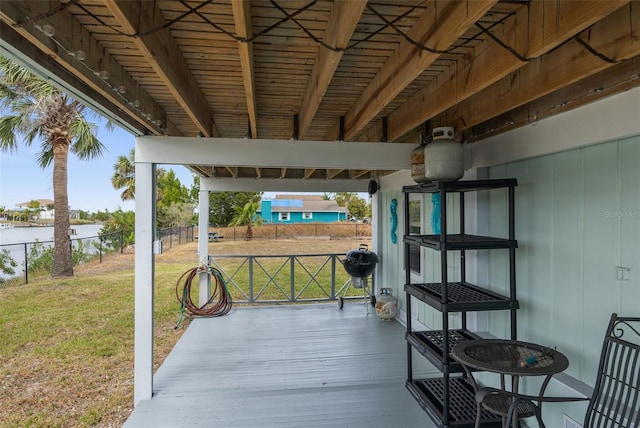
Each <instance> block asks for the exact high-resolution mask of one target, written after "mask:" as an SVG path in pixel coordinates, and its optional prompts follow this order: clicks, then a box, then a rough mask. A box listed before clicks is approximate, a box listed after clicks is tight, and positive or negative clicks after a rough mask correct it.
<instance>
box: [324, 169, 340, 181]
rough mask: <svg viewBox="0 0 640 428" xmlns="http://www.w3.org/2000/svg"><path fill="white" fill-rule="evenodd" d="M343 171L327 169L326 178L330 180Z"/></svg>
mask: <svg viewBox="0 0 640 428" xmlns="http://www.w3.org/2000/svg"><path fill="white" fill-rule="evenodd" d="M342 171H344V169H327V178H329V179H331V178H333V177H335V176H337V175H338V174H340V173H341V172H342Z"/></svg>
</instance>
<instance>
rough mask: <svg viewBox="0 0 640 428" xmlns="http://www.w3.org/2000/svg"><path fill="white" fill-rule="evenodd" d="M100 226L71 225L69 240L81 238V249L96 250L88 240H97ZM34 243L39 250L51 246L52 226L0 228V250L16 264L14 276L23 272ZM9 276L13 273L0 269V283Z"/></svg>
mask: <svg viewBox="0 0 640 428" xmlns="http://www.w3.org/2000/svg"><path fill="white" fill-rule="evenodd" d="M101 228H102V225H100V224H85V225H72V226H71V229H73V230H74V232H75V234H73V235H71V240H72V241H76V240H77V239H82V240H83V241H84V244H85V245H84V246H83V247H82V248H83V251H87V252H91V253H92V252H94V251H96V250H95V247H92V246H91V245H90V242H89V241H94V240H95V241H96V242H97V241H98V238H97V236H98V233H99V232H100V229H101ZM87 238H95V239H87ZM34 243H38V244H34ZM34 245H39V246H40V248H41V250H44V249H45V248H49V247H52V246H53V226H43V227H39V226H33V227H12V228H10V229H0V252H2V254H3V255H4V256H9V257H10V258H11V259H12V260H13V261H15V262H16V263H17V264H18V266H17V267H16V268H15V271H16V272H15V276H21V275H22V274H23V273H24V266H25V262H26V260H25V258H26V257H27V255H28V254H30V250H31V249H32V248H34ZM29 257H33V256H29ZM0 267H1V266H0ZM11 276H13V275H9V274H6V273H5V272H4V271H3V269H0V284H2V282H3V280H6V279H8V278H9V277H11Z"/></svg>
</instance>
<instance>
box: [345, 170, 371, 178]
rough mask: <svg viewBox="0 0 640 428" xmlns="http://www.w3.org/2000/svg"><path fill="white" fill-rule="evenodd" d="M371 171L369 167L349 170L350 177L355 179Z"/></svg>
mask: <svg viewBox="0 0 640 428" xmlns="http://www.w3.org/2000/svg"><path fill="white" fill-rule="evenodd" d="M369 172H370V170H368V169H358V170H356V169H352V170H349V178H351V179H354V180H355V179H357V178H360V177H362V176H363V175H366V174H367V173H369Z"/></svg>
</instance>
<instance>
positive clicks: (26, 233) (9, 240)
mask: <svg viewBox="0 0 640 428" xmlns="http://www.w3.org/2000/svg"><path fill="white" fill-rule="evenodd" d="M101 228H102V225H101V224H83V225H77V226H76V225H72V226H71V229H74V230H75V232H76V234H75V235H71V239H81V238H89V237H92V236H98V233H99V232H100V229H101ZM36 241H39V242H46V241H53V227H52V226H44V227H37V226H35V227H12V228H11V229H0V245H4V244H23V243H25V242H36Z"/></svg>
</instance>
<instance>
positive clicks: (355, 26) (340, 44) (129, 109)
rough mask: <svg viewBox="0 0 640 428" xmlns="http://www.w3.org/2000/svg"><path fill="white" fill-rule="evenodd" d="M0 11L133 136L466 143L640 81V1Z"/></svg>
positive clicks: (159, 0)
mask: <svg viewBox="0 0 640 428" xmlns="http://www.w3.org/2000/svg"><path fill="white" fill-rule="evenodd" d="M0 19H1V25H2V26H1V27H0V31H1V34H2V40H3V43H5V44H8V45H10V46H11V47H12V49H13V51H15V52H19V54H20V55H21V56H24V57H26V58H30V59H31V60H32V61H35V62H37V63H39V64H40V65H42V66H44V67H45V68H46V69H48V70H49V71H50V72H51V73H54V74H55V75H56V76H58V77H57V78H58V79H59V80H62V81H64V82H66V85H68V86H70V87H73V88H75V89H76V90H77V91H78V92H80V93H83V94H85V95H86V96H87V97H89V98H91V99H92V100H94V102H96V103H98V104H100V105H101V106H102V107H103V109H104V110H107V111H109V112H110V113H111V115H113V116H114V117H117V118H118V120H119V121H120V122H122V123H126V124H127V126H128V127H129V129H133V130H134V132H136V133H138V134H140V135H142V134H149V135H153V134H155V135H172V136H198V135H199V136H204V137H225V138H253V139H258V140H267V139H292V138H293V139H297V140H314V141H324V140H326V141H335V140H345V141H386V142H389V143H394V144H395V143H413V144H417V143H418V142H420V139H421V137H422V136H423V135H429V133H430V130H431V129H432V128H433V127H436V126H443V125H451V126H454V127H455V128H456V131H457V133H458V134H459V135H460V138H461V139H462V140H464V141H466V142H468V143H472V142H474V141H477V140H479V139H482V138H485V137H487V136H490V135H494V134H496V133H500V132H504V131H506V130H509V129H513V128H515V127H519V126H523V125H526V124H529V123H532V122H535V121H537V120H540V119H542V118H545V117H548V116H550V115H554V114H557V113H559V112H561V111H565V110H567V109H572V108H575V107H577V106H580V105H583V104H585V103H588V102H592V101H595V100H597V99H599V98H601V97H603V96H607V95H611V94H613V93H616V92H620V91H623V90H626V89H628V88H630V87H633V86H637V85H638V83H639V81H640V79H638V75H639V70H638V69H639V67H640V66H639V64H638V58H637V56H638V55H640V1H629V0H606V1H602V0H601V1H591V0H553V1H551V0H511V1H481V0H369V1H366V0H335V1H328V0H251V1H248V0H247V1H242V0H193V1H182V0H180V1H176V0H171V1H169V0H156V1H137V0H63V1H55V0H47V1H33V0H32V1H10V0H2V2H0ZM192 168H193V169H194V170H196V171H198V172H199V173H201V174H203V175H204V176H216V177H255V178H262V177H279V178H302V179H311V178H320V179H332V178H341V179H344V178H350V179H363V178H364V179H369V178H375V177H378V176H380V175H384V174H387V173H389V172H391V171H366V170H358V171H353V170H330V169H322V168H318V169H313V170H312V169H296V168H287V169H285V168H278V167H277V165H274V168H244V167H240V166H238V165H192Z"/></svg>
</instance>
